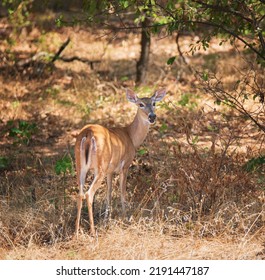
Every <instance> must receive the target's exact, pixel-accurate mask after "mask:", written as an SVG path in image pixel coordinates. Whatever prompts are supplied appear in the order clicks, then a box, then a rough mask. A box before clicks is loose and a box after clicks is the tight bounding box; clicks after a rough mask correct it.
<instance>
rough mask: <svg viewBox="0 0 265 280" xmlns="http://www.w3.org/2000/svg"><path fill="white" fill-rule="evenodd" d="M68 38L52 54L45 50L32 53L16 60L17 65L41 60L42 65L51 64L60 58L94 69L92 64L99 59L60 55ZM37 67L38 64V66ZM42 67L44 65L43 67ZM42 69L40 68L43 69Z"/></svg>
mask: <svg viewBox="0 0 265 280" xmlns="http://www.w3.org/2000/svg"><path fill="white" fill-rule="evenodd" d="M70 41H71V40H70V38H68V39H67V40H66V41H65V42H64V43H63V44H62V45H61V46H60V48H59V50H58V51H57V52H56V53H55V54H54V55H53V54H49V53H47V52H39V53H36V54H35V55H33V56H32V57H30V58H26V59H23V60H20V61H18V62H17V64H16V65H17V67H18V68H20V69H21V68H22V69H24V68H27V67H30V66H34V63H38V62H41V63H42V64H43V66H45V65H46V66H53V65H54V62H55V61H57V60H61V61H63V62H72V61H75V60H76V61H80V62H83V63H86V64H89V65H90V69H91V70H93V69H94V64H95V63H100V62H101V61H100V60H90V59H86V58H82V57H78V56H73V57H63V56H60V55H61V54H62V52H63V51H64V50H65V48H66V47H67V46H68V45H69V43H70ZM38 67H39V66H38ZM43 69H44V67H43ZM43 69H42V70H43Z"/></svg>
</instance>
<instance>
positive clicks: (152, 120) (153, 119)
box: [148, 113, 156, 123]
mask: <svg viewBox="0 0 265 280" xmlns="http://www.w3.org/2000/svg"><path fill="white" fill-rule="evenodd" d="M148 120H149V122H150V123H154V122H155V120H156V114H154V113H150V114H149V115H148Z"/></svg>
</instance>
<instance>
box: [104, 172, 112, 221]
mask: <svg viewBox="0 0 265 280" xmlns="http://www.w3.org/2000/svg"><path fill="white" fill-rule="evenodd" d="M112 175H113V173H110V174H108V175H107V198H106V211H105V215H104V220H105V222H107V220H108V218H109V216H110V212H111V193H112Z"/></svg>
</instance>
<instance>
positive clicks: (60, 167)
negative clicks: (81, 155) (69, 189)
mask: <svg viewBox="0 0 265 280" xmlns="http://www.w3.org/2000/svg"><path fill="white" fill-rule="evenodd" d="M54 170H55V173H56V174H57V175H60V174H64V175H65V174H66V173H67V172H69V173H71V174H72V173H73V164H72V159H71V157H70V156H64V157H63V158H61V159H59V160H57V161H56V163H55V167H54Z"/></svg>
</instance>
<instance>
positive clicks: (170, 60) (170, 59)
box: [167, 56, 176, 65]
mask: <svg viewBox="0 0 265 280" xmlns="http://www.w3.org/2000/svg"><path fill="white" fill-rule="evenodd" d="M175 59H176V56H172V57H170V58H169V59H168V60H167V65H172V64H173V63H174V61H175Z"/></svg>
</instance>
